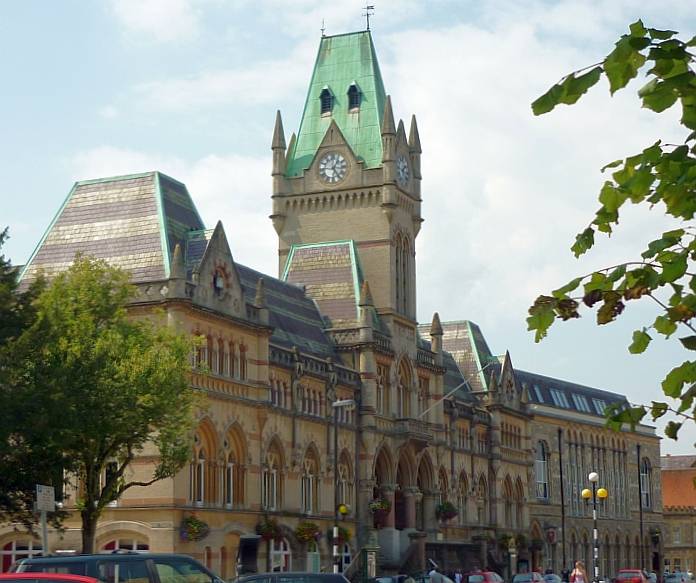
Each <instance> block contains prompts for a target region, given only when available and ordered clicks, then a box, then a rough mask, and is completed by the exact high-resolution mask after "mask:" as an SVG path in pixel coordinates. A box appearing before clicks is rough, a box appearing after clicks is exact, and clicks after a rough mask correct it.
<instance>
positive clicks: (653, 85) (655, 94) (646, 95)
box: [638, 79, 679, 113]
mask: <svg viewBox="0 0 696 583" xmlns="http://www.w3.org/2000/svg"><path fill="white" fill-rule="evenodd" d="M638 95H639V96H640V97H641V98H642V100H643V107H645V108H647V109H651V110H652V111H654V112H656V113H660V112H662V111H664V110H665V109H669V108H670V107H672V105H674V103H675V102H676V101H677V98H678V97H679V93H677V91H675V90H674V88H673V87H671V86H670V85H669V84H668V83H665V82H660V81H659V80H658V79H652V80H651V81H650V82H648V83H647V84H646V85H644V86H643V87H641V89H640V90H639V91H638Z"/></svg>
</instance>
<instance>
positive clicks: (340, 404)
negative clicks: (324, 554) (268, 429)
mask: <svg viewBox="0 0 696 583" xmlns="http://www.w3.org/2000/svg"><path fill="white" fill-rule="evenodd" d="M331 406H332V407H333V455H334V462H333V465H334V527H333V537H332V538H333V572H334V573H338V572H339V566H340V562H341V554H340V553H339V549H338V521H339V519H340V517H341V514H346V513H347V511H348V508H347V507H346V505H345V504H343V502H341V501H339V499H338V410H339V409H341V408H345V409H346V410H348V411H349V410H351V409H353V407H355V401H354V400H353V399H341V400H337V401H334V402H333V403H331Z"/></svg>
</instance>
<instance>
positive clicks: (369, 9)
mask: <svg viewBox="0 0 696 583" xmlns="http://www.w3.org/2000/svg"><path fill="white" fill-rule="evenodd" d="M363 10H364V11H365V12H363V16H364V17H365V20H366V21H367V29H366V30H370V16H372V15H373V14H374V13H375V7H374V4H368V5H367V6H363Z"/></svg>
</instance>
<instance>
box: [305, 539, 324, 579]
mask: <svg viewBox="0 0 696 583" xmlns="http://www.w3.org/2000/svg"><path fill="white" fill-rule="evenodd" d="M307 571H309V572H310V573H319V572H320V571H321V555H320V554H319V547H318V546H317V543H315V542H311V543H309V544H308V545H307Z"/></svg>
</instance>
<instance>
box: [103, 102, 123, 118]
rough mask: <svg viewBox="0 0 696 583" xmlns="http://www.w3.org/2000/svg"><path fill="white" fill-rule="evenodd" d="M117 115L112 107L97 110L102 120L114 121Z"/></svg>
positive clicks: (116, 110)
mask: <svg viewBox="0 0 696 583" xmlns="http://www.w3.org/2000/svg"><path fill="white" fill-rule="evenodd" d="M118 114H119V111H118V109H117V108H116V107H115V106H113V105H105V106H104V107H102V108H101V109H100V110H99V115H100V116H102V117H103V118H104V119H114V118H115V117H118Z"/></svg>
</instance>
